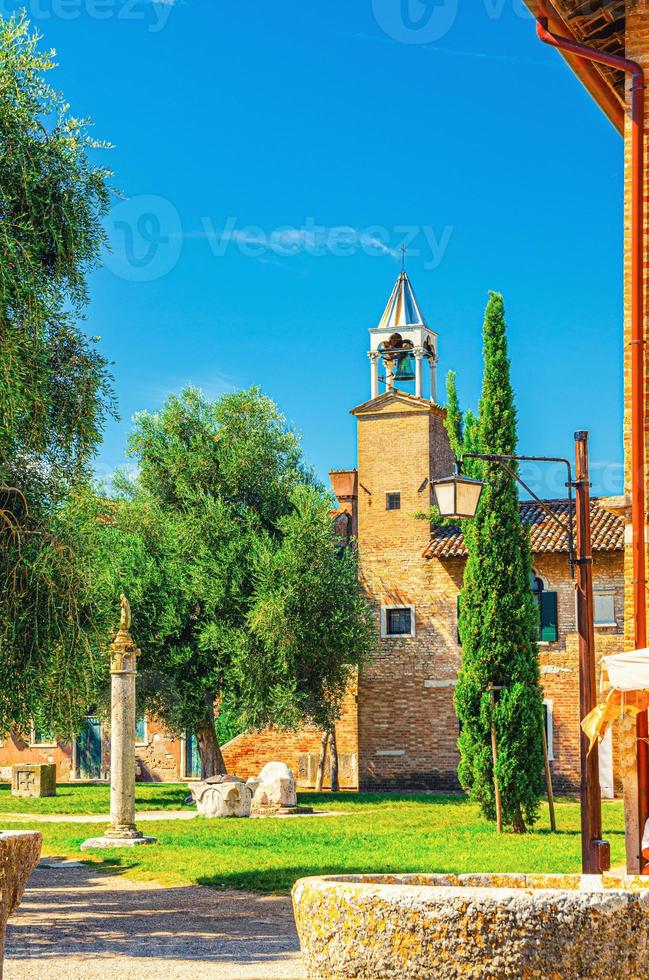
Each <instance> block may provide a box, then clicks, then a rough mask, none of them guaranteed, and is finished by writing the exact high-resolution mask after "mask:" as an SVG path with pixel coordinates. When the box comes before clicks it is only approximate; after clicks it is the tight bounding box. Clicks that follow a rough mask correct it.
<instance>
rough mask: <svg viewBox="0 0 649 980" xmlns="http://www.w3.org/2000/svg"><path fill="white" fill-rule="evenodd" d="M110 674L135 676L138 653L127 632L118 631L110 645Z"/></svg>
mask: <svg viewBox="0 0 649 980" xmlns="http://www.w3.org/2000/svg"><path fill="white" fill-rule="evenodd" d="M109 654H110V672H111V674H135V673H137V669H136V663H137V658H138V656H139V655H140V651H139V650H138V648H137V647H136V646H135V644H134V643H133V640H132V639H131V634H130V633H129V632H128V630H119V631H118V633H117V636H116V637H115V639H114V640H113V642H112V643H111V645H110V651H109Z"/></svg>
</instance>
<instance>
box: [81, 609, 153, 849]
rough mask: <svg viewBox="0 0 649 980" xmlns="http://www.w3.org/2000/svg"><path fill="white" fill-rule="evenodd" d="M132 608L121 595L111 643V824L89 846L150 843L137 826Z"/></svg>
mask: <svg viewBox="0 0 649 980" xmlns="http://www.w3.org/2000/svg"><path fill="white" fill-rule="evenodd" d="M130 627H131V610H130V606H129V604H128V600H127V599H126V597H125V596H122V617H121V621H120V628H119V630H118V632H117V636H116V637H115V639H114V640H113V643H112V644H111V647H110V677H111V705H110V827H109V828H108V830H107V831H106V833H105V834H104V836H103V837H94V838H91V839H90V840H87V841H84V843H83V844H82V845H81V849H82V850H85V849H87V848H90V847H124V846H130V845H134V844H151V843H153V842H154V840H155V838H153V837H145V836H144V834H142V833H141V832H140V831H139V830H138V829H137V827H136V826H135V677H136V674H137V670H136V665H137V657H138V654H139V652H140V651H139V650H138V649H137V647H136V646H135V644H134V643H133V640H132V639H131V633H130Z"/></svg>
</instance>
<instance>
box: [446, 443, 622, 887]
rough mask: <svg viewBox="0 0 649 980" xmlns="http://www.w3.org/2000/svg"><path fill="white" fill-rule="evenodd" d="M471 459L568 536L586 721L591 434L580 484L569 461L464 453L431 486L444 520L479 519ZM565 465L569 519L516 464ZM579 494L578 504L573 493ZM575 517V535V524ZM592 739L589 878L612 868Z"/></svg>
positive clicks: (578, 468) (587, 792) (584, 760)
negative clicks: (517, 488) (515, 488)
mask: <svg viewBox="0 0 649 980" xmlns="http://www.w3.org/2000/svg"><path fill="white" fill-rule="evenodd" d="M466 459H480V460H483V461H485V462H489V463H497V464H498V465H499V466H501V467H502V468H503V469H504V470H505V472H507V473H508V474H509V475H510V476H511V477H512V479H514V480H516V482H517V483H519V484H520V485H521V486H522V487H523V489H524V490H525V491H526V492H527V493H528V494H529V495H530V496H531V497H532V498H533V499H534V500H535V501H536V503H537V504H538V505H539V506H540V507H541V508H542V510H543V511H545V513H546V514H547V515H548V517H549V518H551V520H553V521H554V523H555V524H557V525H558V526H559V527H560V528H561V530H562V531H564V532H565V535H566V542H567V546H568V560H569V562H570V571H571V574H572V576H573V577H574V574H575V568H576V569H577V588H576V592H577V632H578V634H579V708H580V717H581V718H585V717H586V715H587V714H589V712H590V711H592V709H593V708H594V707H595V706H596V704H597V688H596V680H595V627H594V615H593V558H592V554H591V543H590V481H589V477H588V433H587V432H583V431H579V432H575V479H574V480H573V478H572V467H571V465H570V461H569V460H568V459H564V458H562V457H557V456H513V455H500V454H497V453H464V454H463V455H462V456H461V457H460V459H458V460H457V462H456V466H455V475H454V476H449V477H446V479H443V480H435V481H434V482H433V484H432V486H433V490H434V492H435V498H436V500H437V506H438V507H439V512H440V515H441V516H442V517H445V518H450V519H451V520H453V519H466V518H471V517H474V516H475V514H476V511H477V509H478V504H479V502H480V496H481V494H482V489H483V487H484V483H483V482H481V481H480V480H470V479H469V478H468V477H466V476H463V475H462V463H463V462H464V460H466ZM519 461H522V462H534V463H561V464H563V465H564V466H565V467H566V469H567V474H568V480H567V483H566V487H567V488H568V520H567V521H562V520H561V518H559V517H558V516H557V514H556V513H555V512H554V511H553V510H552V509H551V508H550V507H548V505H547V504H546V502H545V501H544V500H541V498H540V497H538V496H537V495H536V494H535V493H534V491H533V490H532V489H530V487H528V486H527V484H526V483H524V481H523V480H522V479H521V478H520V476H519V475H518V473H517V472H516V470H515V469H513V468H512V463H517V462H519ZM573 489H574V491H575V500H573V495H572V491H573ZM575 517H576V535H575V533H574V532H573V521H574V520H575ZM588 747H589V746H588V739H587V738H586V736H585V735H584V733H583V732H582V733H581V739H580V755H581V787H580V791H581V854H582V870H583V873H584V874H599V873H601V872H602V871H608V869H609V867H610V848H609V844H608V842H607V841H604V840H602V802H601V793H600V787H599V754H598V751H597V746H596V745H595V746H594V747H593V749H592V751H591V752H590V754H589V752H588Z"/></svg>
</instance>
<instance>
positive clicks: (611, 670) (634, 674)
mask: <svg viewBox="0 0 649 980" xmlns="http://www.w3.org/2000/svg"><path fill="white" fill-rule="evenodd" d="M602 659H603V661H604V664H605V665H606V671H607V673H608V679H609V682H610V685H611V687H612V688H615V690H616V691H649V649H645V650H631V651H629V653H616V654H613V656H611V657H603V658H602Z"/></svg>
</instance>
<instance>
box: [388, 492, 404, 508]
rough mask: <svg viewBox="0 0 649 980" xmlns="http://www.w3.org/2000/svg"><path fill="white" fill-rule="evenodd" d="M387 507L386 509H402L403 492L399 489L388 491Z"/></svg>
mask: <svg viewBox="0 0 649 980" xmlns="http://www.w3.org/2000/svg"><path fill="white" fill-rule="evenodd" d="M385 509H386V510H401V493H400V492H399V491H396V492H392V493H386V495H385Z"/></svg>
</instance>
